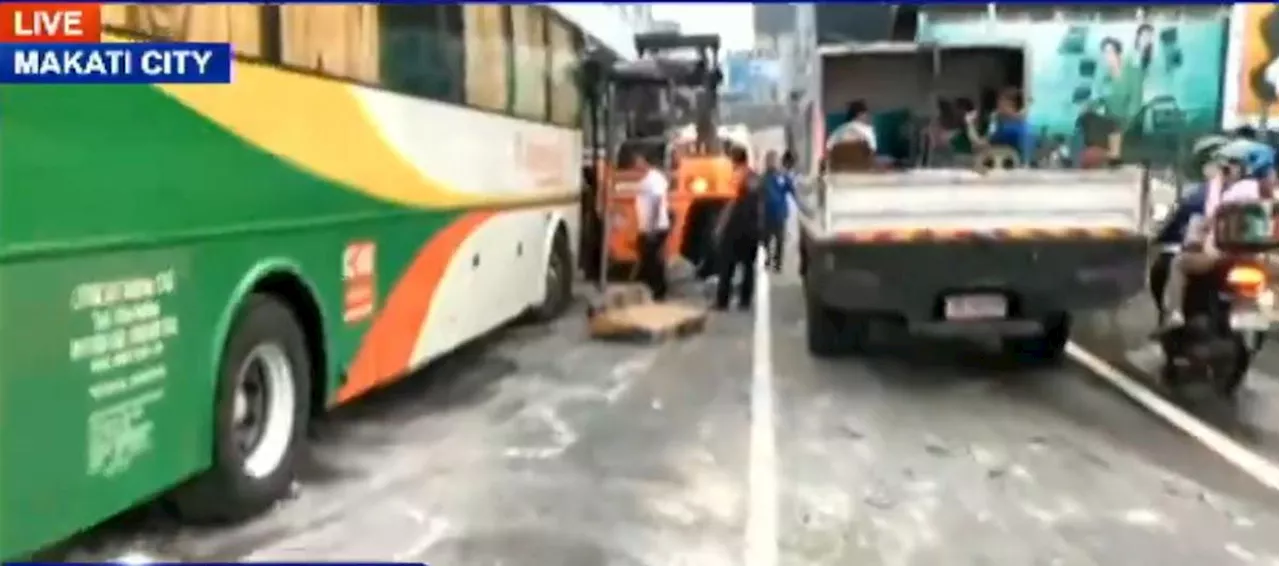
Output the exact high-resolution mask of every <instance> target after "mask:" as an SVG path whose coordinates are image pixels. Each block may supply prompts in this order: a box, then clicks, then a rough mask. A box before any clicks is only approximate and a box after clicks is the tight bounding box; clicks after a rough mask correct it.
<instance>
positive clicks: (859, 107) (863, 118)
mask: <svg viewBox="0 0 1280 566" xmlns="http://www.w3.org/2000/svg"><path fill="white" fill-rule="evenodd" d="M857 140H862V141H864V142H866V143H867V147H868V148H870V149H871V153H875V152H876V147H877V145H876V129H875V127H874V126H872V124H871V111H870V110H868V109H867V103H866V102H863V101H861V100H856V101H854V102H853V103H852V104H850V105H849V121H848V122H845V123H844V124H843V125H841V126H840V127H839V128H836V131H834V132H832V133H831V137H829V138H827V149H831V146H833V145H835V144H837V143H842V142H850V141H857Z"/></svg>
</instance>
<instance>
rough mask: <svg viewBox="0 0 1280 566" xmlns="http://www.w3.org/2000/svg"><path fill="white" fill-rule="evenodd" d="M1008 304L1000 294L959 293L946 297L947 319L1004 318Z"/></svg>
mask: <svg viewBox="0 0 1280 566" xmlns="http://www.w3.org/2000/svg"><path fill="white" fill-rule="evenodd" d="M1008 310H1009V305H1008V303H1007V302H1006V301H1005V298H1004V297H1003V296H1001V295H960V296H956V297H947V301H946V316H947V320H973V319H979V318H1004V317H1005V315H1006V314H1008Z"/></svg>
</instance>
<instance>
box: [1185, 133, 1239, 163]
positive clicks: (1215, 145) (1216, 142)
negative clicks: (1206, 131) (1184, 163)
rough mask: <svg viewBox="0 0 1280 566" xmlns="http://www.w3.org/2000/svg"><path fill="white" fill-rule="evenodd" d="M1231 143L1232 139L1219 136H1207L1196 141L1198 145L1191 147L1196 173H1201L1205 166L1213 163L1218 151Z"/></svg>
mask: <svg viewBox="0 0 1280 566" xmlns="http://www.w3.org/2000/svg"><path fill="white" fill-rule="evenodd" d="M1230 141H1231V139H1230V138H1228V137H1226V136H1218V135H1210V136H1205V137H1202V138H1200V139H1198V140H1196V143H1195V144H1194V145H1192V146H1191V158H1192V161H1193V162H1194V163H1195V165H1196V171H1199V170H1200V168H1201V167H1203V166H1204V164H1206V163H1209V162H1210V161H1213V160H1214V159H1215V158H1216V154H1217V152H1218V149H1219V148H1221V147H1222V146H1224V145H1226V144H1227V143H1229V142H1230Z"/></svg>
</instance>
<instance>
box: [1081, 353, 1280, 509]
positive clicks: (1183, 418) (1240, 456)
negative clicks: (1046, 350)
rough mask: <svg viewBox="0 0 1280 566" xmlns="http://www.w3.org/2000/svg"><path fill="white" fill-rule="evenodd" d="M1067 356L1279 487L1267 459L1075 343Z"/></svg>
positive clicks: (1279, 472) (1275, 470) (1242, 468)
mask: <svg viewBox="0 0 1280 566" xmlns="http://www.w3.org/2000/svg"><path fill="white" fill-rule="evenodd" d="M1067 355H1069V356H1071V357H1072V358H1073V359H1075V361H1076V362H1078V363H1079V364H1080V365H1082V366H1084V367H1085V368H1088V369H1089V370H1090V371H1091V372H1093V374H1094V375H1097V376H1098V377H1100V378H1102V379H1103V380H1104V381H1106V382H1108V383H1110V384H1111V385H1113V386H1115V388H1116V389H1119V390H1120V392H1121V393H1124V394H1125V395H1127V396H1129V398H1130V399H1133V400H1134V401H1136V402H1137V403H1138V404H1139V405H1142V407H1143V408H1145V409H1147V410H1148V411H1151V412H1152V413H1154V414H1155V415H1156V416H1158V417H1160V418H1162V419H1164V420H1165V421H1166V422H1168V423H1169V424H1171V425H1173V426H1175V427H1177V428H1178V429H1180V430H1182V432H1184V433H1186V434H1187V435H1188V436H1190V437H1191V438H1194V439H1196V441H1198V442H1199V443H1200V444H1203V445H1204V446H1205V447H1206V448H1208V449H1210V450H1212V451H1214V452H1215V453H1216V454H1218V455H1219V456H1221V457H1222V459H1224V460H1226V461H1227V462H1230V463H1231V465H1233V466H1235V467H1237V468H1239V469H1240V471H1242V472H1244V473H1246V474H1248V475H1249V476H1250V477H1252V478H1253V479H1255V480H1258V482H1260V483H1262V484H1263V485H1265V486H1267V487H1269V488H1271V489H1280V468H1277V467H1276V465H1275V464H1272V463H1271V462H1270V461H1268V460H1267V459H1266V458H1263V457H1262V456H1259V455H1258V454H1256V453H1255V452H1253V451H1251V450H1249V449H1248V448H1245V447H1244V446H1242V445H1241V444H1240V443H1239V442H1236V441H1235V440H1233V439H1231V437H1229V436H1227V435H1225V434H1223V433H1221V432H1219V431H1218V430H1217V429H1215V428H1213V427H1211V426H1209V425H1207V424H1205V423H1204V421H1201V420H1200V419H1198V418H1196V417H1195V416H1194V415H1192V414H1191V413H1188V412H1186V411H1185V410H1183V409H1182V408H1181V407H1179V406H1177V405H1175V404H1173V403H1171V402H1169V401H1168V400H1167V399H1165V398H1164V397H1161V396H1159V395H1157V394H1155V393H1154V392H1153V391H1151V390H1150V389H1149V388H1147V387H1146V386H1144V385H1142V384H1141V383H1139V382H1137V381H1135V380H1134V379H1133V378H1131V377H1129V376H1127V375H1125V374H1124V373H1123V372H1121V371H1120V370H1118V369H1116V368H1115V367H1114V366H1112V365H1111V364H1108V363H1107V362H1105V361H1102V359H1101V358H1098V357H1097V356H1095V355H1093V354H1090V353H1089V352H1087V351H1085V350H1084V348H1081V347H1080V346H1079V345H1077V344H1074V343H1072V344H1068V345H1067Z"/></svg>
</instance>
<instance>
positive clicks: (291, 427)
mask: <svg viewBox="0 0 1280 566" xmlns="http://www.w3.org/2000/svg"><path fill="white" fill-rule="evenodd" d="M309 360H310V357H309V356H308V352H307V346H306V339H305V336H304V335H303V332H302V329H301V327H300V326H299V325H298V322H297V319H296V317H295V316H294V314H293V311H292V310H290V309H289V307H288V306H286V305H285V304H284V303H282V302H281V301H280V300H278V299H276V298H275V297H272V296H269V295H260V294H258V295H253V296H251V297H249V300H248V301H246V302H245V304H244V305H243V306H242V307H241V308H240V312H239V313H238V314H237V315H236V320H235V323H234V324H233V326H232V330H231V335H230V337H229V338H228V340H227V346H226V349H225V351H224V352H223V357H222V362H221V367H220V368H219V372H218V378H219V379H218V386H217V392H216V393H217V400H216V405H215V406H214V423H213V425H214V429H213V433H214V434H213V437H214V438H213V463H212V466H211V467H210V469H209V470H207V471H206V472H204V473H203V474H202V475H200V476H198V477H196V478H195V479H193V480H192V481H191V482H190V483H188V484H186V485H183V486H181V487H179V488H178V489H177V490H176V491H175V492H174V494H173V495H172V497H171V500H172V502H173V503H174V506H175V507H176V508H177V511H178V513H179V515H181V516H182V517H183V518H184V519H187V520H190V521H195V522H226V521H236V520H241V519H245V518H248V517H251V516H253V515H256V514H258V513H260V512H262V511H264V510H266V509H267V508H268V507H270V506H271V505H272V504H273V503H275V502H276V501H278V500H280V499H282V498H284V497H285V496H287V495H288V494H289V492H290V490H291V488H292V484H293V481H294V477H295V472H296V469H297V465H298V459H299V457H300V456H301V454H302V450H301V449H302V445H303V442H304V438H305V430H306V420H307V416H308V414H309V410H310V407H309V406H308V405H309V400H310V398H311V391H310V389H311V366H310V362H309Z"/></svg>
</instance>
